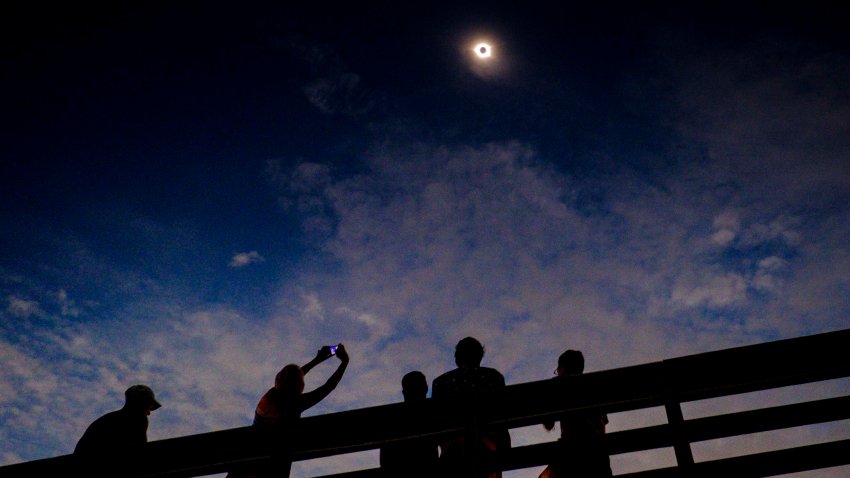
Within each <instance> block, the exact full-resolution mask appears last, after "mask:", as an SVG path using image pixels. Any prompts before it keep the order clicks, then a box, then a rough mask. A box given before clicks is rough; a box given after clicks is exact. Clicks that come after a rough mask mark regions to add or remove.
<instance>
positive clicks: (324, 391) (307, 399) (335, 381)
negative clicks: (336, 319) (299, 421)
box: [302, 344, 348, 411]
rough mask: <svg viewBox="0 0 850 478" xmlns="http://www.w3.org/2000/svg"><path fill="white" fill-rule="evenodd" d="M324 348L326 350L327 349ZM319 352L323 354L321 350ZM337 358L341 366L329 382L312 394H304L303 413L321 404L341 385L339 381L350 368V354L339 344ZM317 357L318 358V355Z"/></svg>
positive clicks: (329, 378)
mask: <svg viewBox="0 0 850 478" xmlns="http://www.w3.org/2000/svg"><path fill="white" fill-rule="evenodd" d="M322 348H323V349H324V348H325V347H322ZM319 352H320V353H321V350H320V351H319ZM328 353H330V350H328ZM336 356H337V358H339V366H338V367H337V368H336V371H334V373H333V374H332V375H331V376H330V377H328V380H327V382H325V384H324V385H322V386H321V387H319V388H317V389H315V390H313V391H312V392H307V393H304V394H302V400H303V401H302V411H303V410H306V409H308V408H310V407H312V406H313V405H315V404H317V403H319V402H321V401H322V399H323V398H325V397H327V396H328V394H329V393H331V392H332V391H333V389H335V388H336V386H337V385H339V381H340V380H342V375H343V374H344V373H345V369H346V367H348V352H346V350H345V346H344V345H342V344H339V346H338V347H337V349H336ZM316 357H317V358H318V355H317V356H316ZM323 360H324V359H323ZM317 363H318V362H317Z"/></svg>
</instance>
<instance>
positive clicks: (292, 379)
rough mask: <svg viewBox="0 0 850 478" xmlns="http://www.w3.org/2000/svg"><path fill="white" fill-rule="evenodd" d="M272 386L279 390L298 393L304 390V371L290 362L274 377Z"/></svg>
mask: <svg viewBox="0 0 850 478" xmlns="http://www.w3.org/2000/svg"><path fill="white" fill-rule="evenodd" d="M274 387H275V388H276V389H278V390H280V391H281V392H284V393H286V394H291V395H298V394H300V393H301V392H303V391H304V372H303V371H302V370H301V367H299V366H298V365H295V364H294V363H291V364H289V365H287V366H286V367H283V368H282V369H281V370H280V372H278V373H277V375H275V377H274Z"/></svg>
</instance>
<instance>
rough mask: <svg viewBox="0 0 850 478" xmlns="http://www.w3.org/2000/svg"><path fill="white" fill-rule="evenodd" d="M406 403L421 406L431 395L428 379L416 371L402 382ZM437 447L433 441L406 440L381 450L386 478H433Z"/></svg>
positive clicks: (406, 375)
mask: <svg viewBox="0 0 850 478" xmlns="http://www.w3.org/2000/svg"><path fill="white" fill-rule="evenodd" d="M401 393H402V395H403V396H404V401H405V402H406V403H415V402H421V401H423V400H425V399H426V397H427V395H428V381H427V380H426V379H425V375H424V374H423V373H422V372H420V371H418V370H414V371H412V372H409V373H407V374H405V376H404V377H403V378H402V379H401ZM437 456H438V453H437V444H436V443H435V442H434V441H432V440H431V439H418V440H407V441H402V442H397V443H391V444H388V445H384V446H383V447H381V451H380V464H381V468H383V469H384V471H385V474H387V476H400V475H402V476H411V477H423V478H424V477H426V476H431V474H432V473H433V468H434V466H435V465H436V463H437Z"/></svg>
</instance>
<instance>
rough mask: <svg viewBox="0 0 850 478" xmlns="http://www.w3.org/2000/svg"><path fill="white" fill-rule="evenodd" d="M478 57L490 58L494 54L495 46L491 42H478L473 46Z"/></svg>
mask: <svg viewBox="0 0 850 478" xmlns="http://www.w3.org/2000/svg"><path fill="white" fill-rule="evenodd" d="M472 50H473V51H474V52H475V54H476V55H477V56H478V58H482V59H484V58H490V57H491V56H493V47H492V46H490V44H489V43H483V42H482V43H478V44H476V45H475V47H473V48H472Z"/></svg>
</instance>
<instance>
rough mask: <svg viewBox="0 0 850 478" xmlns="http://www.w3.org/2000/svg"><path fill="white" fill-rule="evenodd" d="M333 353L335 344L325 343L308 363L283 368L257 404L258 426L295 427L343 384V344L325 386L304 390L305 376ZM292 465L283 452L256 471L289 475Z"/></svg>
mask: <svg viewBox="0 0 850 478" xmlns="http://www.w3.org/2000/svg"><path fill="white" fill-rule="evenodd" d="M331 356H333V353H332V352H331V347H329V346H325V347H322V348H321V349H319V351H318V352H317V353H316V357H315V358H313V360H311V361H309V362H308V363H307V364H305V365H304V366H302V367H299V366H298V365H296V364H289V365H287V366H285V367H283V369H281V371H280V372H278V374H277V375H276V376H275V378H274V387H273V388H271V389H269V391H268V392H266V394H265V395H263V397H262V398H261V399H260V402H259V403H258V404H257V408H256V410H255V411H254V426H256V427H260V428H262V429H264V430H268V431H277V430H287V429H291V428H292V426H293V425H294V424H295V423H296V421H297V420H298V419H299V418H300V417H301V413H302V412H304V410H307V409H308V408H310V407H312V406H313V405H315V404H317V403H319V402H320V401H322V399H324V398H325V397H327V396H328V394H330V393H331V392H332V391H333V389H334V388H336V386H337V385H338V384H339V381H340V380H341V379H342V375H343V374H344V373H345V369H346V367H348V353H347V352H346V351H345V346H343V345H342V344H339V345H338V346H337V348H336V356H337V358H339V361H340V363H339V366H338V367H337V369H336V371H334V373H333V374H331V376H330V377H329V378H328V380H327V381H326V382H325V383H324V385H322V386H320V387H318V388H317V389H315V390H313V391H311V392H307V393H304V375H305V374H307V372H309V371H310V370H311V369H312V368H313V367H315V366H316V365H318V364H319V363H321V362H324V361H325V360H327V359H329V358H330V357H331ZM291 466H292V461H291V460H290V458H289V455H288V454H282V455H281V456H278V457H277V458H276V459H274V460H272V462H271V463H269V464H268V465H267V466H264V467H261V468H260V469H259V470H256V476H257V477H258V478H264V477H268V476H276V477H280V476H289V470H290V468H291ZM240 476H242V475H241V474H240Z"/></svg>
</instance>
